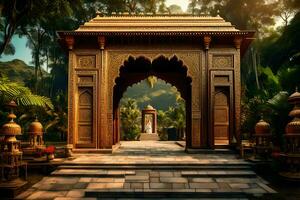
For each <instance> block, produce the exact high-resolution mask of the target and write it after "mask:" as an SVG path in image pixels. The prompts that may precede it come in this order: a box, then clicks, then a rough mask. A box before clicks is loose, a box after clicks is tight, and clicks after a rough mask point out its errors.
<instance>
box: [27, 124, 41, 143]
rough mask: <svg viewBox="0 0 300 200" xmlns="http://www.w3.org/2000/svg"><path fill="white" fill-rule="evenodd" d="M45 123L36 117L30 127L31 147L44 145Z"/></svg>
mask: <svg viewBox="0 0 300 200" xmlns="http://www.w3.org/2000/svg"><path fill="white" fill-rule="evenodd" d="M43 133H44V132H43V125H42V124H41V123H40V122H39V120H38V119H37V118H36V119H35V120H34V121H33V122H31V124H30V125H29V128H28V134H29V142H30V146H31V147H42V146H43V145H44V141H43Z"/></svg>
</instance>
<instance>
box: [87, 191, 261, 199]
mask: <svg viewBox="0 0 300 200" xmlns="http://www.w3.org/2000/svg"><path fill="white" fill-rule="evenodd" d="M256 195H257V196H261V197H262V196H264V195H266V193H261V194H256ZM85 197H94V198H97V199H105V198H113V199H117V198H122V199H124V198H143V199H144V198H147V199H149V198H153V199H162V198H168V199H171V198H176V199H178V198H184V199H188V198H191V199H199V198H205V199H208V198H211V199H253V195H252V194H251V193H249V192H247V191H241V190H238V189H216V190H209V189H178V190H176V191H174V190H172V189H140V190H139V189H135V190H132V189H110V190H109V191H108V190H101V189H97V190H87V191H86V192H85Z"/></svg>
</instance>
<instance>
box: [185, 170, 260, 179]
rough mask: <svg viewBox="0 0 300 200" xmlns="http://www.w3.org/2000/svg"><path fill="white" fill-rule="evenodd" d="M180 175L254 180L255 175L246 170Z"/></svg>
mask: <svg viewBox="0 0 300 200" xmlns="http://www.w3.org/2000/svg"><path fill="white" fill-rule="evenodd" d="M181 175H182V176H183V177H195V178H198V177H211V178H219V177H220V178H221V177H230V178H235V177H244V178H245V177H247V178H256V177H257V175H256V173H255V172H253V171H248V170H243V171H242V170H227V171H226V170H213V171H208V170H204V171H182V172H181Z"/></svg>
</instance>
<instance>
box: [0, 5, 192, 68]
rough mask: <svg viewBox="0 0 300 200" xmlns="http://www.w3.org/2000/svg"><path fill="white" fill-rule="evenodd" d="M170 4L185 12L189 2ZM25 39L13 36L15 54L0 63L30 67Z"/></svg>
mask: <svg viewBox="0 0 300 200" xmlns="http://www.w3.org/2000/svg"><path fill="white" fill-rule="evenodd" d="M172 4H177V5H179V6H180V7H181V8H182V10H183V11H186V10H187V7H188V4H189V1H188V0H167V1H166V5H167V6H170V5H172ZM26 42H27V39H26V37H22V38H20V37H19V36H17V35H15V36H13V38H12V43H13V45H14V46H15V49H16V53H15V54H14V55H2V56H1V57H0V61H11V60H13V59H20V60H23V61H24V62H25V63H26V64H27V65H32V64H31V61H32V56H31V50H30V49H29V48H28V47H26Z"/></svg>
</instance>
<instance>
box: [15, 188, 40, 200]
mask: <svg viewBox="0 0 300 200" xmlns="http://www.w3.org/2000/svg"><path fill="white" fill-rule="evenodd" d="M35 191H36V190H35V189H33V188H29V189H28V190H26V191H25V192H22V193H21V194H19V195H18V196H17V197H16V199H26V198H27V197H28V196H30V195H31V194H33V192H35Z"/></svg>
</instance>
